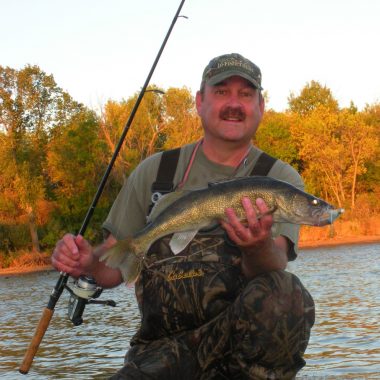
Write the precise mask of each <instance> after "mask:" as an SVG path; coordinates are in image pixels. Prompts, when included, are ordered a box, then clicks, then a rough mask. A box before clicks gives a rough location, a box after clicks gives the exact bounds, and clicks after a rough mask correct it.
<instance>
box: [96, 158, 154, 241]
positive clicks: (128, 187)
mask: <svg viewBox="0 0 380 380" xmlns="http://www.w3.org/2000/svg"><path fill="white" fill-rule="evenodd" d="M159 161H160V159H159V154H156V155H153V156H151V157H149V158H147V159H146V160H144V161H143V162H142V163H141V164H140V165H138V166H137V167H136V169H135V170H134V171H133V172H132V173H131V175H130V176H129V177H128V179H127V180H126V181H125V182H124V184H123V186H122V188H121V190H120V192H119V194H118V196H117V197H116V199H115V201H114V203H113V205H112V207H111V210H110V212H109V214H108V216H107V218H106V220H105V222H104V223H103V226H102V227H103V229H104V230H106V231H107V232H109V233H111V234H112V235H113V236H114V237H115V238H116V240H122V239H125V238H127V237H130V236H132V235H133V234H135V233H136V232H137V231H139V230H141V229H142V228H143V227H144V226H145V224H146V216H147V213H148V208H149V204H150V201H151V187H152V182H153V181H154V180H155V178H156V176H157V170H158V165H159Z"/></svg>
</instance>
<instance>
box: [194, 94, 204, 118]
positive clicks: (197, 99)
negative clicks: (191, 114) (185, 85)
mask: <svg viewBox="0 0 380 380" xmlns="http://www.w3.org/2000/svg"><path fill="white" fill-rule="evenodd" d="M202 100H203V94H202V93H201V92H200V91H197V93H196V94H195V106H196V107H197V111H198V114H199V113H200V111H201V108H202Z"/></svg>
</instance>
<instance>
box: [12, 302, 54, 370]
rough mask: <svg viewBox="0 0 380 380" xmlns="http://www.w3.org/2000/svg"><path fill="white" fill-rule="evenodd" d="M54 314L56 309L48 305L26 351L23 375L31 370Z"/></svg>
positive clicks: (21, 367)
mask: <svg viewBox="0 0 380 380" xmlns="http://www.w3.org/2000/svg"><path fill="white" fill-rule="evenodd" d="M53 314H54V309H53V310H51V309H48V308H47V307H46V308H45V309H44V311H43V313H42V316H41V319H40V322H39V323H38V325H37V328H36V331H35V332H34V336H33V338H32V340H31V342H30V344H29V347H28V349H27V351H26V353H25V356H24V360H23V361H22V363H21V366H20V368H19V372H20V373H22V374H23V375H26V374H27V373H28V372H29V369H30V367H31V365H32V362H33V359H34V356H35V355H36V353H37V350H38V347H39V346H40V343H41V341H42V338H43V337H44V335H45V332H46V330H47V328H48V327H49V323H50V320H51V318H52V316H53Z"/></svg>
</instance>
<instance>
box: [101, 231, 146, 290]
mask: <svg viewBox="0 0 380 380" xmlns="http://www.w3.org/2000/svg"><path fill="white" fill-rule="evenodd" d="M142 257H143V254H142V253H141V252H138V250H137V249H136V244H135V241H134V240H133V239H132V238H127V239H125V240H120V241H118V242H117V243H116V244H115V245H113V246H112V247H111V248H109V249H107V251H106V252H105V253H104V254H103V255H102V256H101V257H100V261H104V262H105V264H106V265H107V266H108V267H110V268H117V269H119V270H120V272H121V274H122V276H123V279H124V281H125V282H126V283H127V284H132V283H134V282H135V281H136V280H137V278H138V276H139V274H140V272H141V267H142Z"/></svg>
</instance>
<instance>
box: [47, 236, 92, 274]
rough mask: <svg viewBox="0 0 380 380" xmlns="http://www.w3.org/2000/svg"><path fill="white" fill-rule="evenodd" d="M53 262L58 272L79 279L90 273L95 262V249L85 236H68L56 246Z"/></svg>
mask: <svg viewBox="0 0 380 380" xmlns="http://www.w3.org/2000/svg"><path fill="white" fill-rule="evenodd" d="M51 262H52V264H53V266H54V268H56V269H57V270H59V271H61V272H65V273H67V274H69V275H70V276H73V277H79V276H80V275H82V274H85V273H86V272H88V270H89V268H90V267H91V266H92V264H93V262H94V255H93V248H92V246H91V245H90V243H89V242H88V241H87V240H85V239H84V238H83V236H81V235H78V236H74V235H72V234H66V235H65V236H64V237H63V238H62V239H61V240H59V241H58V243H57V244H56V246H55V249H54V251H53V255H52V257H51Z"/></svg>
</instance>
